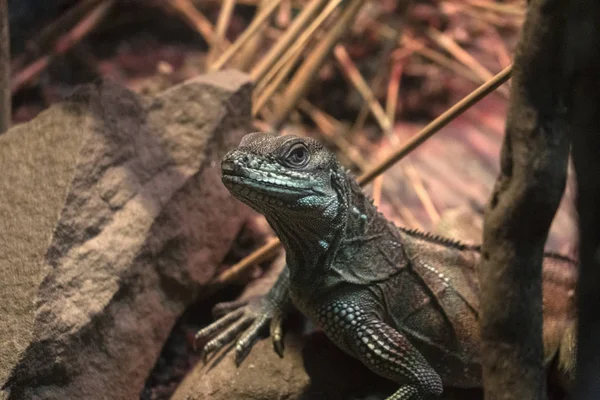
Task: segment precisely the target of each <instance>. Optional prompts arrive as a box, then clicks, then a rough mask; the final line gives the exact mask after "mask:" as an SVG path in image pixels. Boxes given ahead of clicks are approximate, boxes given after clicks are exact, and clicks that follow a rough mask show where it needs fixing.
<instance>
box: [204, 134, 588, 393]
mask: <svg viewBox="0 0 600 400" xmlns="http://www.w3.org/2000/svg"><path fill="white" fill-rule="evenodd" d="M221 170H222V182H223V184H224V185H225V186H226V187H227V189H228V190H229V191H230V192H231V194H232V195H233V196H234V197H236V198H237V199H238V200H241V201H242V202H244V203H245V204H247V205H248V206H250V207H251V208H253V209H254V210H256V211H258V212H259V213H261V214H263V215H264V216H265V217H266V219H267V221H268V223H269V225H270V226H271V227H272V228H273V230H274V231H275V233H276V234H277V236H278V237H279V239H280V241H281V243H282V244H283V247H284V249H285V251H286V267H285V268H284V270H283V272H281V274H280V276H279V277H278V279H277V281H276V282H275V284H274V286H273V287H272V288H271V290H270V291H269V292H268V293H267V295H266V296H265V297H263V298H262V299H260V300H259V301H255V302H252V303H250V304H246V303H243V302H239V301H234V302H230V303H221V304H218V305H217V306H215V314H216V315H217V316H220V318H219V319H218V320H217V321H215V322H213V323H212V324H211V325H209V326H207V327H206V328H204V329H201V330H200V331H198V333H197V335H196V340H200V341H202V340H204V341H207V340H208V342H207V343H206V344H205V346H204V348H203V352H204V355H205V357H206V355H207V354H209V353H211V352H214V351H217V350H219V349H220V348H222V347H224V346H225V344H227V343H230V342H232V341H233V340H235V339H236V338H237V341H236V344H235V353H236V363H237V364H238V365H239V364H240V363H241V362H242V360H243V359H244V357H245V356H246V355H247V354H248V353H249V352H250V350H251V348H252V346H253V344H254V343H255V342H256V340H257V339H258V337H259V335H260V334H261V333H262V332H264V331H265V330H266V329H267V327H268V326H269V327H270V335H271V337H272V340H273V345H274V350H275V351H276V352H277V353H278V354H279V355H280V356H283V340H282V338H283V329H282V320H283V319H284V318H285V316H286V315H287V313H289V311H290V309H291V307H292V306H295V307H296V308H297V309H298V310H299V311H300V312H301V313H303V314H304V315H305V316H307V317H308V318H310V319H312V320H313V321H314V322H316V324H317V325H318V326H320V327H321V328H322V329H323V331H324V333H325V334H326V336H327V337H328V338H329V339H330V340H332V341H333V342H334V344H335V345H336V346H338V347H339V348H341V349H342V350H343V351H345V352H347V353H349V354H350V355H351V356H353V357H356V358H358V359H359V360H360V361H361V362H362V363H363V364H364V365H365V366H367V367H368V368H369V369H371V370H372V371H374V372H375V373H377V374H379V375H381V376H383V377H385V378H387V379H390V380H393V381H395V382H396V383H398V384H399V385H400V386H399V389H398V390H397V391H396V392H395V393H393V394H392V395H391V397H389V398H388V400H422V399H433V398H437V397H439V396H440V395H441V393H442V391H443V386H444V385H445V386H450V387H462V388H472V387H481V384H482V382H481V365H480V354H479V344H480V339H481V338H480V333H479V323H478V315H479V282H478V270H477V266H478V263H479V259H480V257H481V248H480V246H479V245H471V244H465V243H462V242H459V241H456V240H453V239H448V238H444V237H441V236H436V235H434V234H431V233H427V232H421V231H418V230H411V229H408V228H403V227H399V226H396V225H395V224H393V223H392V222H390V221H388V220H387V219H386V218H385V216H384V215H383V214H381V213H380V212H379V211H378V209H377V208H376V207H375V206H374V205H373V202H372V200H370V199H369V198H368V197H367V196H366V195H365V194H364V193H363V192H362V190H361V188H360V187H359V185H358V183H357V182H356V180H355V179H354V177H353V176H352V174H351V173H350V172H349V171H347V170H346V169H345V168H344V167H343V166H342V165H341V164H340V163H339V162H338V161H337V160H336V157H335V155H334V154H333V153H332V152H330V151H329V150H327V149H326V148H325V147H324V146H323V145H322V144H320V143H319V142H318V141H317V140H315V139H311V138H302V137H297V136H290V135H283V136H277V135H275V134H273V133H262V132H255V133H250V134H247V135H246V136H244V137H243V139H242V141H241V142H240V144H239V146H238V148H236V149H234V150H232V151H230V152H229V153H227V154H226V155H225V156H224V158H223V160H222V163H221ZM576 278H577V276H576V264H575V261H573V260H572V259H570V258H568V257H566V256H562V255H560V254H556V253H545V254H544V260H543V293H544V299H543V300H544V303H543V304H544V325H543V335H544V337H543V340H544V349H545V364H546V365H547V366H548V367H549V368H551V367H552V368H554V369H555V370H556V371H557V372H558V373H560V374H561V375H560V376H562V377H563V378H564V381H565V382H567V384H568V383H569V382H571V381H572V379H573V374H574V360H575V352H576V343H575V333H574V330H575V324H576V314H575V299H574V297H575V294H574V287H575V283H576Z"/></svg>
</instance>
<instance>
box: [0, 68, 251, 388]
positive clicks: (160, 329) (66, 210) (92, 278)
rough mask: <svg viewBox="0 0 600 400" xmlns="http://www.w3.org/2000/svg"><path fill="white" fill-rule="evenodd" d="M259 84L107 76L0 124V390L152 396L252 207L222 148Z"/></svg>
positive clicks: (231, 140) (246, 119)
mask: <svg viewBox="0 0 600 400" xmlns="http://www.w3.org/2000/svg"><path fill="white" fill-rule="evenodd" d="M250 98H251V84H250V81H249V79H248V78H247V77H246V76H245V75H243V74H240V73H237V72H233V71H226V72H219V73H215V74H211V75H207V76H203V77H200V78H198V79H195V80H193V81H190V82H186V83H184V84H182V85H179V86H177V87H174V88H172V89H170V90H168V91H166V92H164V93H163V94H161V95H160V96H158V97H156V98H153V99H143V98H140V97H138V96H137V95H135V94H134V93H132V92H130V91H128V90H126V89H124V88H122V87H119V86H117V85H115V84H111V83H103V84H100V85H98V86H94V87H88V88H86V89H82V90H80V91H78V92H77V93H76V94H75V95H74V96H73V97H72V98H71V99H70V100H69V101H67V102H65V103H63V104H60V105H56V106H53V107H52V108H51V109H49V110H48V111H46V112H44V113H43V114H41V115H40V116H39V117H38V118H36V119H35V120H33V121H31V122H29V123H27V124H24V125H19V126H15V127H13V128H12V129H11V130H10V131H9V132H7V133H6V134H4V135H3V136H1V137H0V169H1V170H2V178H1V179H0V243H2V251H1V252H0V275H1V276H2V278H1V279H0V293H1V295H2V301H1V302H0V314H1V315H2V318H0V387H2V390H1V391H0V398H7V399H132V398H139V395H140V390H141V389H142V387H143V384H144V380H145V379H146V377H147V375H148V372H149V371H150V369H151V368H152V366H153V365H154V363H155V361H156V357H157V355H158V354H159V352H160V349H161V347H162V345H163V343H164V341H165V339H166V338H167V336H168V335H169V332H170V329H171V327H172V325H173V324H174V322H175V320H176V318H177V317H178V316H179V315H180V314H181V313H182V311H183V310H184V309H185V307H186V306H187V305H188V304H189V303H190V302H191V301H192V300H193V299H194V298H195V297H196V296H197V295H198V294H199V293H200V292H201V291H202V288H203V285H204V284H206V283H207V282H208V281H209V280H210V279H211V278H212V277H213V276H214V274H215V273H216V269H217V267H218V266H219V264H220V262H221V260H222V259H223V257H224V255H225V254H226V252H227V250H228V248H229V246H230V244H231V242H232V241H233V239H234V238H235V236H236V234H237V232H238V231H239V229H240V227H241V225H242V223H243V221H244V220H245V218H246V213H247V212H248V208H246V207H244V206H243V205H242V204H241V203H240V202H237V201H235V200H234V199H233V198H232V197H231V196H230V195H229V194H228V192H227V191H226V189H225V188H224V187H223V186H222V184H221V182H220V159H221V157H222V156H223V154H224V153H225V152H226V151H227V150H229V149H231V148H232V147H234V146H235V145H237V143H239V140H240V138H241V137H242V136H243V135H244V134H245V133H247V132H248V131H249V130H250V129H251V111H250V107H251V105H250Z"/></svg>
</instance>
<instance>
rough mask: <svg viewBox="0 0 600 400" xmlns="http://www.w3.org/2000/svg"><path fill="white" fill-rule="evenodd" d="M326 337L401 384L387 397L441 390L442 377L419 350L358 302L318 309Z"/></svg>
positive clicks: (397, 399) (407, 398)
mask: <svg viewBox="0 0 600 400" xmlns="http://www.w3.org/2000/svg"><path fill="white" fill-rule="evenodd" d="M316 317H317V321H318V323H319V324H320V326H321V327H322V328H323V330H324V331H325V333H326V334H327V336H328V337H329V338H330V339H331V340H333V341H334V342H335V343H336V344H338V346H340V347H341V348H342V349H344V350H345V351H347V352H348V353H350V354H351V355H353V356H354V357H356V358H358V359H359V360H361V361H362V363H363V364H365V365H366V366H367V367H368V368H369V369H371V370H372V371H374V372H376V373H377V374H378V375H381V376H383V377H385V378H388V379H390V380H393V381H395V382H397V383H399V384H400V385H401V387H400V389H399V390H398V391H396V392H395V393H394V394H393V395H392V396H391V397H389V398H388V399H387V400H422V399H423V400H425V399H429V398H432V397H438V396H439V395H441V393H442V380H441V378H440V376H439V375H438V374H437V372H435V371H434V370H433V368H432V367H431V366H430V365H429V364H428V363H427V361H426V360H425V358H424V357H423V356H422V355H421V353H419V351H418V350H417V349H416V348H415V347H414V346H413V345H412V344H411V343H410V342H409V341H408V339H407V338H406V337H405V336H403V335H402V334H401V333H400V332H398V331H396V330H395V329H394V328H392V327H391V326H389V325H387V324H386V323H385V322H383V321H382V320H381V319H379V318H378V317H377V313H375V312H370V311H369V310H368V309H365V305H364V304H359V303H358V302H356V301H348V300H338V301H334V302H329V303H327V304H325V305H323V306H322V307H318V308H317V313H316Z"/></svg>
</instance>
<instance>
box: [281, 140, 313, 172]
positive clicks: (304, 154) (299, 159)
mask: <svg viewBox="0 0 600 400" xmlns="http://www.w3.org/2000/svg"><path fill="white" fill-rule="evenodd" d="M309 160H310V154H309V152H308V148H306V146H305V145H304V144H302V143H296V144H295V145H293V146H292V147H291V148H290V150H289V151H288V152H287V155H286V156H285V161H286V162H287V163H288V164H289V166H290V167H298V168H299V167H304V166H305V165H306V164H308V161H309Z"/></svg>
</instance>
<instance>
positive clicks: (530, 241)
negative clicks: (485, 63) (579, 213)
mask: <svg viewBox="0 0 600 400" xmlns="http://www.w3.org/2000/svg"><path fill="white" fill-rule="evenodd" d="M567 4H568V2H567V1H564V0H553V1H546V0H531V1H530V2H529V10H528V13H527V19H526V22H525V26H524V28H523V32H522V35H521V39H520V42H519V45H518V48H517V53H516V56H515V67H514V73H513V88H512V93H511V102H510V106H509V112H508V120H507V125H506V136H505V139H504V143H503V146H502V152H501V160H500V163H501V165H500V175H499V177H498V179H497V181H496V185H495V187H494V190H493V193H492V197H491V200H490V203H489V205H488V208H487V210H486V213H485V221H484V234H483V254H482V262H481V269H480V279H481V280H480V282H481V320H480V323H481V335H482V364H483V365H482V366H483V381H484V386H485V396H486V399H488V400H499V399H502V400H508V399H532V400H534V399H543V398H545V391H546V390H545V387H546V384H545V372H544V368H543V342H542V286H541V266H542V254H543V250H544V245H545V242H546V239H547V236H548V231H549V228H550V224H551V222H552V219H553V217H554V214H555V213H556V210H557V208H558V205H559V203H560V199H561V197H562V194H563V191H564V187H565V182H566V171H567V161H568V155H569V138H568V134H567V128H566V115H565V114H566V109H565V105H564V92H565V89H566V87H565V82H564V80H563V79H562V78H563V76H564V75H563V70H562V66H561V63H560V60H562V54H561V52H562V44H563V36H564V11H565V7H566V5H567ZM509 388H510V389H509Z"/></svg>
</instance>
